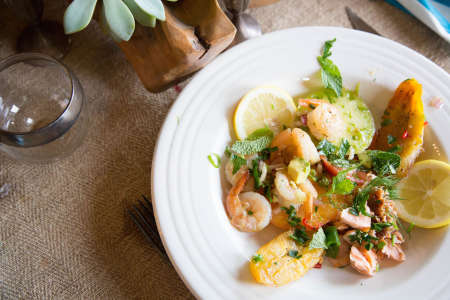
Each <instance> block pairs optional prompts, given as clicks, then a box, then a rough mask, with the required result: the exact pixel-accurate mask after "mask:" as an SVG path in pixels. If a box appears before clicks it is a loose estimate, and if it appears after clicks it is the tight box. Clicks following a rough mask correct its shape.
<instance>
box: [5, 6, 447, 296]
mask: <svg viewBox="0 0 450 300" xmlns="http://www.w3.org/2000/svg"><path fill="white" fill-rule="evenodd" d="M47 2H53V3H50V5H49V6H48V7H47V9H46V12H45V15H46V16H47V18H52V19H61V16H62V13H63V11H62V8H61V7H59V6H61V4H57V2H60V1H53V0H52V1H50V0H49V1H47ZM55 3H56V4H55ZM48 4H49V3H48ZM53 6H55V7H53ZM345 6H350V7H351V8H353V10H354V11H355V12H357V14H359V15H360V16H361V17H362V18H363V19H364V20H366V21H367V22H368V23H370V24H371V25H373V27H374V28H375V29H377V30H378V31H379V32H380V33H381V34H383V35H384V36H386V37H388V38H391V39H393V40H395V41H398V42H400V43H402V44H404V45H406V46H408V47H410V48H412V49H415V50H417V51H418V52H420V53H422V54H423V55H425V56H426V57H428V58H430V59H431V60H432V61H434V62H435V63H437V64H438V65H440V66H441V67H443V68H444V69H445V70H446V71H447V72H448V71H449V70H450V46H449V45H448V44H447V43H446V42H444V41H443V40H442V39H440V38H439V37H438V36H437V35H436V34H435V33H433V32H432V31H431V30H429V29H428V28H427V27H425V26H424V25H422V23H420V22H419V21H417V20H416V19H414V18H413V17H412V16H409V15H406V14H404V13H402V12H400V11H399V10H397V9H396V8H394V7H392V6H390V5H388V4H386V3H385V2H383V1H368V0H339V1H338V0H282V1H280V2H279V3H276V4H274V5H271V6H267V7H263V8H257V9H252V10H251V11H250V12H251V14H252V15H253V16H255V17H256V19H257V20H258V21H259V22H260V23H261V25H262V28H263V31H264V32H270V31H274V30H278V29H282V28H288V27H294V26H308V25H327V26H343V27H350V23H349V21H348V20H347V17H346V15H345V13H344V7H345ZM22 29H23V26H22V25H17V24H16V23H15V19H14V17H12V16H11V14H10V13H9V11H7V10H6V8H5V7H4V5H1V4H0V57H5V56H6V55H8V54H11V53H13V48H14V45H15V41H16V38H17V35H18V33H19V32H20V31H21V30H22ZM64 62H65V63H66V64H67V65H68V66H69V67H70V68H72V70H73V71H74V72H75V73H76V74H77V75H78V77H79V79H80V80H81V83H82V85H83V87H84V90H85V92H86V96H87V100H88V102H89V105H90V106H89V109H90V110H91V111H92V116H93V118H92V125H91V127H90V131H89V133H88V136H87V138H86V140H85V143H84V144H83V145H82V146H81V147H80V148H79V149H78V150H77V151H76V152H75V153H74V154H73V155H72V156H71V157H69V158H67V159H65V160H63V161H59V162H56V163H53V164H50V165H28V164H24V163H21V162H16V161H12V160H10V159H9V158H7V157H6V156H4V155H3V154H1V155H0V166H1V169H0V184H3V183H10V184H11V192H10V194H9V195H8V196H7V197H5V198H3V199H0V299H19V298H20V299H62V298H68V299H80V298H83V299H95V298H101V299H119V298H124V299H125V298H126V299H128V298H136V299H141V298H152V299H168V298H170V299H174V298H191V297H192V295H191V294H190V293H189V291H188V289H187V288H186V287H185V286H184V284H183V282H182V281H181V280H180V278H179V277H178V275H177V274H176V272H175V271H174V269H173V268H172V267H171V266H169V265H167V263H166V262H165V261H164V260H163V259H161V257H160V256H159V255H158V253H157V252H156V250H154V249H153V248H152V246H150V245H149V244H148V243H147V241H146V240H145V238H144V237H143V236H142V234H141V233H140V232H138V230H137V228H136V227H135V226H134V224H133V223H132V221H131V220H130V218H129V217H128V216H127V214H126V209H127V208H128V207H129V206H130V205H131V204H133V203H135V201H136V199H137V198H139V197H140V195H141V194H145V195H150V169H151V163H152V155H153V147H154V146H155V142H156V137H157V134H158V131H159V129H160V127H161V124H162V122H163V120H164V117H165V115H166V114H167V111H168V110H169V108H170V106H171V104H172V103H173V101H174V100H175V98H176V97H177V92H176V91H175V90H174V89H170V90H168V91H166V92H164V93H161V94H151V93H149V92H147V91H146V90H145V89H144V87H143V86H142V84H141V83H140V81H139V79H138V77H137V76H136V74H135V73H134V72H133V69H132V68H131V66H130V65H129V64H128V62H127V61H126V59H125V57H124V55H123V54H122V52H121V51H120V50H119V48H118V47H117V46H116V45H115V44H114V42H113V41H112V40H111V39H110V38H109V37H108V36H105V35H104V34H103V32H102V31H101V30H100V29H99V27H98V26H97V25H96V24H91V25H90V26H89V27H88V28H87V29H86V30H85V31H82V32H81V33H78V34H76V35H74V36H73V46H72V50H71V51H70V53H69V54H68V55H67V57H66V58H65V59H64ZM186 83H187V82H185V83H183V84H182V86H184V85H185V84H186Z"/></svg>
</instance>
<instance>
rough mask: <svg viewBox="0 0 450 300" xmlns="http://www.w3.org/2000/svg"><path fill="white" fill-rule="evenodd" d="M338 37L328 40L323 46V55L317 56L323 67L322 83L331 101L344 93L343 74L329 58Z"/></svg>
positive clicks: (321, 73)
mask: <svg viewBox="0 0 450 300" xmlns="http://www.w3.org/2000/svg"><path fill="white" fill-rule="evenodd" d="M335 41H336V39H333V40H330V41H326V42H325V45H324V47H323V52H322V56H318V57H317V61H318V62H319V64H320V67H321V72H320V75H321V78H322V83H323V85H324V87H325V91H326V93H327V95H329V96H331V97H330V99H329V100H330V102H332V101H333V100H334V99H335V98H336V97H340V96H341V95H342V76H341V73H340V72H339V69H338V67H337V66H336V65H335V64H334V63H333V62H332V61H331V60H330V59H329V58H328V57H330V56H331V52H330V49H331V47H332V46H333V43H334V42H335Z"/></svg>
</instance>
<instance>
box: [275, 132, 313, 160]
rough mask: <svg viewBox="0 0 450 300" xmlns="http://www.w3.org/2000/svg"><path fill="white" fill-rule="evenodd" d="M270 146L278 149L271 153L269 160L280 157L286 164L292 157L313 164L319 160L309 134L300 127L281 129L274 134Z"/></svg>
mask: <svg viewBox="0 0 450 300" xmlns="http://www.w3.org/2000/svg"><path fill="white" fill-rule="evenodd" d="M270 146H271V147H277V148H278V151H275V152H273V153H272V154H271V156H270V160H271V161H274V160H277V159H280V158H281V159H282V160H283V161H284V163H286V164H288V163H289V162H290V161H291V159H293V158H294V157H299V158H302V159H304V160H306V161H309V162H310V163H311V164H315V163H317V162H319V160H320V157H319V153H318V152H317V149H316V146H314V143H313V142H312V140H311V138H310V137H309V135H308V134H307V133H306V132H304V131H303V130H301V129H300V128H293V129H290V128H288V129H285V130H283V131H282V132H280V133H279V134H277V135H276V136H275V138H274V139H273V141H272V144H271V145H270Z"/></svg>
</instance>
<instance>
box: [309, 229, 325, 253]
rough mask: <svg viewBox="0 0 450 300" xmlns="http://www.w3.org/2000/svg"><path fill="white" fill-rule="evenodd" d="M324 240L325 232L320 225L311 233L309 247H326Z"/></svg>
mask: <svg viewBox="0 0 450 300" xmlns="http://www.w3.org/2000/svg"><path fill="white" fill-rule="evenodd" d="M326 240H327V238H326V236H325V232H323V229H322V227H320V228H319V230H317V232H316V233H314V234H313V236H312V238H311V242H310V243H309V249H316V248H321V249H327V248H328V247H327V244H326Z"/></svg>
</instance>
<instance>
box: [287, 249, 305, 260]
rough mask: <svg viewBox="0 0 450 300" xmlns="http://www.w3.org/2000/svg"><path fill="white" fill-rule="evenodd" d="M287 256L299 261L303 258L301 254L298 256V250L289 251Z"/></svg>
mask: <svg viewBox="0 0 450 300" xmlns="http://www.w3.org/2000/svg"><path fill="white" fill-rule="evenodd" d="M287 255H288V256H290V257H292V258H295V259H299V258H301V257H302V255H301V254H300V255H299V254H298V250H289V251H288V254H287Z"/></svg>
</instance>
